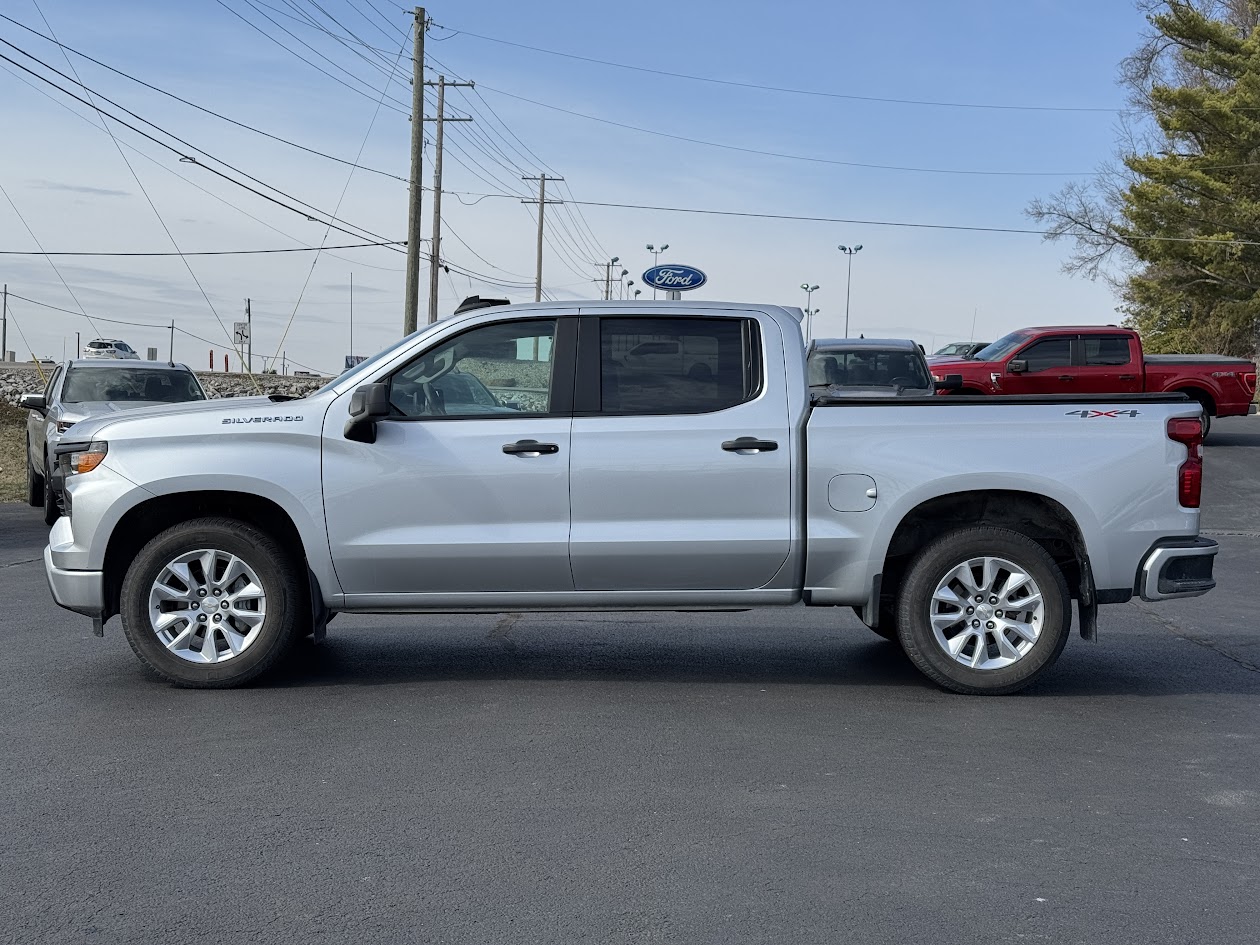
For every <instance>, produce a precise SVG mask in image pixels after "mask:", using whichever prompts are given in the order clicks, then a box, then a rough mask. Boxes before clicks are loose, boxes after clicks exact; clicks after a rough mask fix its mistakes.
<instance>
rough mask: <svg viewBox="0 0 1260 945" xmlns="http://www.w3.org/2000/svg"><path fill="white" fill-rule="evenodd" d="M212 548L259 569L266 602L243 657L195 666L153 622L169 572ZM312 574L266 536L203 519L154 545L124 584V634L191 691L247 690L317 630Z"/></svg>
mask: <svg viewBox="0 0 1260 945" xmlns="http://www.w3.org/2000/svg"><path fill="white" fill-rule="evenodd" d="M201 548H209V549H214V550H219V551H223V552H227V553H229V554H233V555H236V556H237V557H239V558H240V559H242V561H244V562H245V563H246V564H247V565H248V566H249V567H250V568H252V569H253V570H254V572H255V574H256V575H257V577H258V581H259V584H260V585H261V587H262V589H263V592H264V593H265V594H266V599H267V605H266V607H267V610H266V616H265V617H264V618H263V622H262V625H261V628H260V630H259V631H258V636H257V638H255V639H254V640H253V642H252V643H250V645H249V646H248V647H247V648H245V649H243V650H242V651H241V652H240V653H239V654H238V655H236V656H234V657H231V658H228V659H223V660H222V661H220V662H217V663H194V662H190V661H188V660H185V659H183V658H181V657H179V656H176V655H175V654H173V653H171V652H170V651H169V650H168V649H167V648H166V646H165V645H164V644H163V643H162V641H161V640H159V639H158V637H157V634H156V632H155V631H154V630H153V627H152V625H151V624H150V621H149V603H148V598H149V592H150V589H151V588H152V585H153V582H154V581H155V580H156V579H157V578H158V577H159V575H160V573H161V571H162V569H163V568H164V567H165V566H166V564H167V563H168V562H170V561H172V560H173V559H175V558H177V557H178V556H179V555H181V554H184V553H186V552H189V551H195V550H198V549H201ZM306 597H307V590H306V576H305V570H304V568H303V567H302V563H301V562H300V561H294V560H293V557H292V556H291V555H290V554H289V553H288V552H287V551H286V550H285V549H284V548H283V547H282V546H281V545H280V544H279V542H277V541H276V540H275V539H274V538H272V537H271V536H270V535H268V534H267V533H266V532H264V531H262V530H260V529H258V528H255V527H254V526H252V525H247V524H246V523H244V522H239V521H236V520H235V519H229V518H201V519H194V520H192V521H189V522H183V523H181V524H179V525H175V526H172V527H171V528H168V529H167V530H166V531H164V532H162V533H161V534H159V535H158V536H157V537H156V538H154V539H153V540H152V541H150V542H149V543H148V544H147V545H145V546H144V548H142V549H141V551H140V553H139V554H138V555H137V556H136V557H135V559H134V560H133V561H132V563H131V565H130V567H128V569H127V573H126V576H125V577H124V578H123V585H122V598H121V607H120V610H121V612H122V623H123V631H124V633H125V634H126V636H127V642H128V643H129V644H131V649H132V650H133V651H134V652H135V654H136V656H137V657H139V658H140V661H141V662H142V663H143V664H144V665H145V666H146V667H148V668H149V669H150V670H152V671H153V672H154V673H156V674H157V675H158V676H160V677H162V678H163V679H166V680H168V681H169V682H172V683H175V684H176V685H177V686H182V687H186V688H190V689H229V688H232V687H235V686H241V685H244V684H245V683H247V682H249V681H250V680H252V679H255V678H257V677H258V676H260V675H262V674H263V673H265V672H267V671H268V670H269V669H271V668H272V667H274V666H275V665H276V663H277V662H279V661H280V660H281V659H282V658H283V657H284V655H285V654H286V653H288V652H289V650H290V649H291V648H292V646H293V644H294V643H295V642H296V641H297V640H298V638H300V637H301V636H302V635H303V634H304V633H305V632H306V631H307V629H308V628H309V627H308V625H309V622H310V620H309V616H310V608H309V606H308V605H307V600H306Z"/></svg>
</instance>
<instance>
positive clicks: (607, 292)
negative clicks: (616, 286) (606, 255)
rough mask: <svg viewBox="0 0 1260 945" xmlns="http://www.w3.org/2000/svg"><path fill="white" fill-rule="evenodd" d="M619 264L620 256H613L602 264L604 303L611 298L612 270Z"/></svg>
mask: <svg viewBox="0 0 1260 945" xmlns="http://www.w3.org/2000/svg"><path fill="white" fill-rule="evenodd" d="M619 262H621V257H620V256H614V257H613V258H612V259H610V260H608V262H606V263H602V265H603V267H604V301H608V300H609V299H611V298H612V268H613V266H615V265H617V263H619Z"/></svg>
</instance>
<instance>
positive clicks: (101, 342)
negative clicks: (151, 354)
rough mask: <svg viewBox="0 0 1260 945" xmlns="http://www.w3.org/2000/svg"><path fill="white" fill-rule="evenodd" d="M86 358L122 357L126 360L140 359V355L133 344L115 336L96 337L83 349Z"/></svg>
mask: <svg viewBox="0 0 1260 945" xmlns="http://www.w3.org/2000/svg"><path fill="white" fill-rule="evenodd" d="M83 357H85V358H120V359H122V360H124V361H139V360H140V355H138V354H136V352H135V351H134V350H132V347H131V345H129V344H127V342H125V341H118V340H117V339H115V338H95V339H93V340H92V341H89V342H88V343H87V347H86V348H84V349H83Z"/></svg>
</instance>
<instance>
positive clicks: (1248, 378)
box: [1242, 373, 1256, 397]
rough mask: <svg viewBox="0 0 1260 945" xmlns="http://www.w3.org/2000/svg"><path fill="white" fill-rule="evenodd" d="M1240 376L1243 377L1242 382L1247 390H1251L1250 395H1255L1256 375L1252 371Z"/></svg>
mask: <svg viewBox="0 0 1260 945" xmlns="http://www.w3.org/2000/svg"><path fill="white" fill-rule="evenodd" d="M1242 378H1243V384H1244V385H1245V386H1246V388H1247V390H1248V391H1250V392H1251V396H1252V397H1255V396H1256V375H1255V374H1254V373H1251V374H1244V375H1243V376H1242Z"/></svg>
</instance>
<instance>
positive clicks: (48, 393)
mask: <svg viewBox="0 0 1260 945" xmlns="http://www.w3.org/2000/svg"><path fill="white" fill-rule="evenodd" d="M59 380H61V366H60V365H58V366H57V369H56V370H55V371H53V372H52V373H51V374H50V375H48V384H47V385H46V386H45V387H44V397H45V398H47V399H48V401H49V402H50V403H51V401H52V394H53V389H54V388H55V387H56V386H57V381H59Z"/></svg>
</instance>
